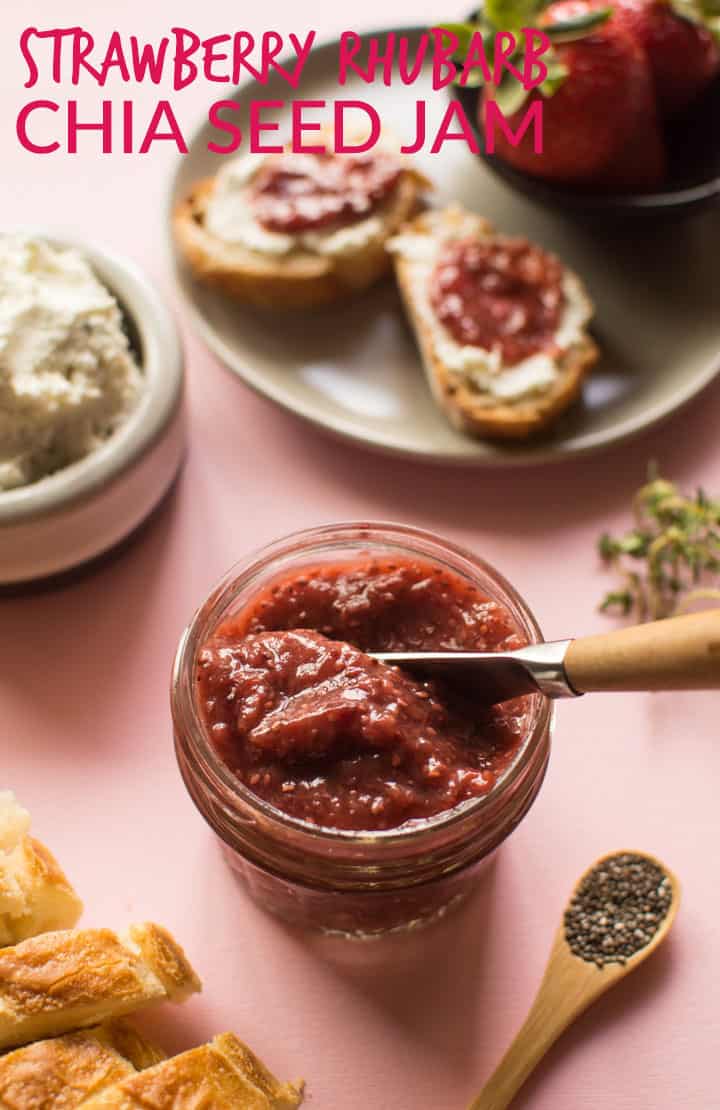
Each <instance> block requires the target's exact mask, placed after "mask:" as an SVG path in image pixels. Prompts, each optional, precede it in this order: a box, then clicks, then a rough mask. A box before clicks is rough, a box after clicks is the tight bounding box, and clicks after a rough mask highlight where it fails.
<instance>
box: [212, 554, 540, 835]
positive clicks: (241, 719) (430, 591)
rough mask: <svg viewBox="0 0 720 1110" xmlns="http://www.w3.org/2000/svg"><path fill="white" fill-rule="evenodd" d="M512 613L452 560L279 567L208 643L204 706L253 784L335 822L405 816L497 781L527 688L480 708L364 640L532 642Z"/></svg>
mask: <svg viewBox="0 0 720 1110" xmlns="http://www.w3.org/2000/svg"><path fill="white" fill-rule="evenodd" d="M524 642H525V640H524V639H523V637H522V636H520V635H519V634H518V632H517V631H516V629H515V627H514V625H513V622H512V620H511V617H510V614H509V613H508V612H507V610H505V609H504V608H503V607H502V606H501V605H500V604H499V603H498V602H496V601H493V600H491V599H489V598H488V597H487V596H485V595H484V594H483V593H482V592H481V591H480V590H479V589H478V588H477V587H475V586H474V585H472V584H471V583H470V582H468V581H466V580H465V579H464V578H463V577H461V576H460V575H459V574H456V573H455V572H452V571H449V570H446V569H444V568H442V567H439V566H436V565H434V564H432V563H430V562H425V561H423V560H421V559H410V558H407V559H405V558H403V559H399V558H395V559H391V558H377V559H372V558H367V559H365V560H362V561H356V562H352V563H348V564H342V565H336V566H333V565H323V566H320V567H314V568H309V569H304V570H298V571H296V572H294V573H293V574H292V575H291V576H288V577H286V578H281V579H279V580H278V579H276V580H275V581H273V582H272V583H271V584H270V585H269V586H267V587H266V588H265V589H264V590H263V591H262V592H261V593H259V594H256V595H255V596H254V598H252V599H251V600H250V602H249V603H248V604H247V605H246V606H245V607H244V608H242V609H241V610H240V612H239V613H236V614H235V615H233V616H232V617H230V618H227V619H226V620H225V621H224V622H223V623H222V624H221V625H220V626H219V627H218V628H217V630H216V631H215V632H214V634H213V635H212V637H211V638H210V639H209V640H208V641H207V642H206V643H205V644H204V646H203V647H202V648H201V650H200V651H199V653H198V656H197V662H196V679H195V681H196V696H197V703H198V708H199V711H200V715H201V717H202V720H203V722H204V725H205V728H206V730H207V733H208V735H209V737H210V740H211V742H212V745H213V746H214V748H215V750H216V752H217V753H218V755H219V756H220V757H221V759H222V760H223V761H224V762H225V764H226V765H227V766H228V767H229V768H230V770H231V771H232V772H233V773H234V775H236V776H237V778H238V779H239V780H240V781H241V782H242V783H243V784H244V785H245V786H246V787H248V788H249V789H250V790H251V791H253V792H254V793H255V794H256V795H258V796H259V797H261V798H262V799H264V800H265V801H267V802H269V803H270V804H271V805H273V806H275V807H276V808H277V809H280V810H283V811H284V812H285V813H287V814H290V815H291V816H293V817H296V818H300V819H303V820H305V821H309V822H312V823H314V824H316V825H321V826H324V827H330V828H337V829H354V830H367V831H371V830H381V829H392V828H396V827H398V826H400V825H403V824H404V823H406V822H412V821H416V820H418V819H421V818H427V817H432V816H433V815H435V814H438V813H442V812H444V811H447V810H450V809H452V808H453V807H455V806H457V805H458V804H459V803H460V802H463V801H466V800H467V799H470V798H476V797H479V796H481V795H485V794H487V793H489V792H490V791H491V790H492V789H493V786H494V785H495V783H496V782H497V779H498V776H499V775H500V774H501V773H502V772H503V770H504V769H505V768H506V767H507V766H508V764H509V763H510V761H511V760H512V758H513V756H514V755H515V754H516V752H517V750H518V748H519V746H520V743H521V740H522V737H523V735H524V727H525V724H526V721H525V714H526V709H527V705H526V701H525V699H517V700H516V701H515V702H512V703H507V704H504V705H500V706H494V707H491V708H489V709H488V708H486V709H480V708H479V707H478V706H477V705H476V704H472V703H471V702H470V701H468V700H467V697H466V696H463V695H461V694H460V693H459V692H458V691H457V690H454V689H453V688H452V687H450V686H449V685H447V686H446V685H443V684H441V683H439V682H436V681H423V680H422V679H420V678H418V677H415V676H413V675H411V674H409V673H405V672H404V671H402V670H400V669H398V668H394V667H389V666H386V665H384V664H382V663H379V662H378V661H376V660H374V659H372V658H370V656H369V655H368V654H366V653H367V652H371V651H383V650H384V651H392V650H403V649H405V650H411V649H421V650H422V649H428V650H429V649H435V650H449V651H451V650H461V649H476V650H480V651H495V650H503V649H511V648H515V647H519V646H521V645H522V644H523V643H524Z"/></svg>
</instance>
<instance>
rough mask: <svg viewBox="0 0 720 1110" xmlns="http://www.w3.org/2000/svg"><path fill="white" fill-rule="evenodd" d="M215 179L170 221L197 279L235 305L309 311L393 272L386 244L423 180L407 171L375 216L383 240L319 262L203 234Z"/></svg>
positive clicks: (408, 213)
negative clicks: (378, 218)
mask: <svg viewBox="0 0 720 1110" xmlns="http://www.w3.org/2000/svg"><path fill="white" fill-rule="evenodd" d="M214 187H215V181H214V179H213V178H208V179H206V180H204V181H200V182H198V183H197V184H196V185H195V186H194V187H193V188H192V189H191V191H190V193H189V194H188V195H187V197H185V199H184V200H182V201H181V202H180V203H179V204H178V206H177V208H176V210H175V215H174V219H173V227H174V232H175V240H176V242H177V244H178V246H179V248H180V250H181V252H182V254H183V256H184V258H185V259H186V261H187V262H188V264H189V265H190V268H191V269H192V271H193V273H194V275H195V277H196V278H197V279H198V280H199V281H202V282H204V283H205V284H206V285H211V286H213V287H214V288H217V289H220V290H222V291H223V292H224V293H226V294H227V295H228V296H230V297H233V298H234V299H235V300H238V301H242V302H244V303H246V304H251V305H254V306H256V307H262V308H268V307H269V308H287V309H296V308H313V307H315V306H319V305H324V304H330V303H332V302H334V301H339V300H344V299H346V298H347V297H350V296H353V295H354V294H356V293H359V292H361V291H362V290H364V289H368V288H369V287H370V286H371V285H374V284H375V282H376V281H378V280H379V279H380V278H381V277H383V275H385V274H386V273H388V272H389V271H390V269H391V261H390V258H389V256H388V254H387V252H386V250H385V243H386V241H387V239H388V238H389V237H390V236H391V235H394V234H395V232H396V231H397V230H398V228H399V227H400V226H401V225H402V224H403V223H404V222H405V221H406V220H407V219H409V218H410V216H412V214H413V212H415V210H416V209H417V207H418V204H419V200H420V195H421V192H422V191H423V190H424V189H426V188H427V187H428V183H427V182H426V181H425V179H424V178H422V177H420V176H419V175H418V174H416V173H414V172H413V171H410V170H406V171H405V172H404V173H403V174H402V176H401V178H400V181H399V182H398V184H397V186H396V188H395V189H394V191H393V193H392V196H391V198H390V199H389V200H388V201H387V202H386V203H385V204H384V205H383V207H382V208H381V209H379V210H378V215H380V216H381V218H382V222H383V228H384V232H383V237H382V239H380V240H377V241H374V242H372V243H369V244H367V245H365V246H363V247H362V248H359V249H358V250H355V251H352V252H350V253H348V254H347V255H338V256H333V257H330V256H322V255H318V254H312V253H311V252H309V251H307V252H306V251H297V252H294V253H293V254H291V255H289V256H287V257H284V258H273V257H268V256H266V255H263V254H260V253H259V252H257V251H250V250H247V249H246V248H245V247H243V246H240V245H238V244H232V243H224V242H223V241H222V240H220V239H218V238H216V237H215V236H214V235H211V234H210V233H209V232H208V231H207V229H206V228H205V213H206V211H207V204H208V200H209V199H210V196H211V194H212V191H213V189H214Z"/></svg>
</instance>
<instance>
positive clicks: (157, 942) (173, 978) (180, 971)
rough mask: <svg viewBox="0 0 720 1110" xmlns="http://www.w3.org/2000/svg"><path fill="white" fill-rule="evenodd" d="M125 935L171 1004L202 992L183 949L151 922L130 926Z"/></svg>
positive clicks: (159, 926)
mask: <svg viewBox="0 0 720 1110" xmlns="http://www.w3.org/2000/svg"><path fill="white" fill-rule="evenodd" d="M128 935H129V936H130V939H131V940H132V942H133V944H136V945H137V947H138V949H139V951H140V955H141V956H142V958H143V960H144V961H145V963H146V964H147V965H148V967H150V968H152V970H153V972H154V973H155V975H157V977H158V979H159V980H160V982H161V983H162V985H163V987H164V988H165V991H166V993H167V996H168V998H169V999H171V1001H173V1002H180V1001H182V1000H183V999H184V998H187V997H188V995H190V994H194V993H195V992H196V991H199V990H201V989H202V988H201V983H200V980H199V979H198V977H197V975H196V974H195V971H194V970H193V968H192V966H191V964H190V961H189V960H188V958H187V956H186V955H185V953H184V951H183V949H182V948H181V947H180V945H179V944H178V942H177V941H176V940H175V938H174V937H173V936H172V935H171V934H170V933H169V932H168V930H167V929H164V928H163V927H162V925H154V924H153V923H152V922H149V923H146V924H144V925H131V926H130V928H129V930H128Z"/></svg>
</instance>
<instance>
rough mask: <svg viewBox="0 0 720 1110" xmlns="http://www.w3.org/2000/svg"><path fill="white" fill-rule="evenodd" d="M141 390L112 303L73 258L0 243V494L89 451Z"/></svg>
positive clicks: (12, 240)
mask: <svg viewBox="0 0 720 1110" xmlns="http://www.w3.org/2000/svg"><path fill="white" fill-rule="evenodd" d="M143 384H144V383H143V375H142V373H141V371H140V368H139V367H138V364H137V362H136V361H135V358H134V357H133V354H132V352H131V350H130V345H129V342H128V339H127V336H126V335H125V332H124V331H123V327H122V314H121V312H120V308H119V306H118V304H117V301H116V300H115V298H114V297H113V296H112V294H111V293H110V292H109V291H108V290H107V289H106V288H105V286H104V285H103V284H102V283H101V282H100V281H99V280H98V279H97V278H96V277H95V274H94V273H93V271H92V269H91V268H90V265H89V264H88V262H87V261H86V260H85V258H84V257H83V256H82V255H81V254H80V252H79V251H76V250H73V249H67V248H66V249H60V248H55V247H52V246H50V245H49V244H48V243H46V242H44V241H42V240H38V239H31V238H28V237H26V236H22V235H0V491H2V490H8V489H12V488H14V487H16V486H23V485H27V484H28V483H30V482H34V481H37V480H38V479H39V478H42V477H44V476H45V475H47V474H51V473H52V472H53V471H55V470H58V469H60V468H61V467H63V466H67V465H68V464H69V463H71V462H74V461H76V460H77V459H81V458H83V457H84V456H85V455H88V454H89V453H90V452H91V451H93V450H95V448H96V447H98V446H99V445H100V444H101V443H103V442H104V441H105V440H106V439H107V437H108V436H109V435H111V434H112V432H113V431H114V430H115V429H116V428H117V427H118V426H119V425H120V424H121V423H122V422H123V421H124V420H125V419H126V418H127V416H128V415H129V413H130V412H131V411H132V409H133V408H134V406H135V404H136V403H137V400H138V398H139V396H140V394H141V392H142V389H143Z"/></svg>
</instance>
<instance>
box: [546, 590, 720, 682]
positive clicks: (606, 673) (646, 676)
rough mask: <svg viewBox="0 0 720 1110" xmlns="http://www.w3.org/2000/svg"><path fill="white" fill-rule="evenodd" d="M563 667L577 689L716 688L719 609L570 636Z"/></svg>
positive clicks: (719, 659)
mask: <svg viewBox="0 0 720 1110" xmlns="http://www.w3.org/2000/svg"><path fill="white" fill-rule="evenodd" d="M565 672H566V674H567V677H568V679H569V681H570V683H571V685H572V686H573V687H574V688H575V690H577V691H578V693H586V692H588V691H591V690H596V691H603V690H716V689H720V608H717V609H708V610H705V611H704V612H702V613H692V614H690V615H689V616H684V617H670V618H668V619H667V620H662V621H652V622H651V623H649V624H640V625H637V626H636V627H633V628H621V629H618V630H616V631H614V632H603V633H600V635H597V636H585V637H583V638H582V639H579V640H573V641H572V643H571V644H570V646H569V647H568V650H567V652H566V654H565Z"/></svg>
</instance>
